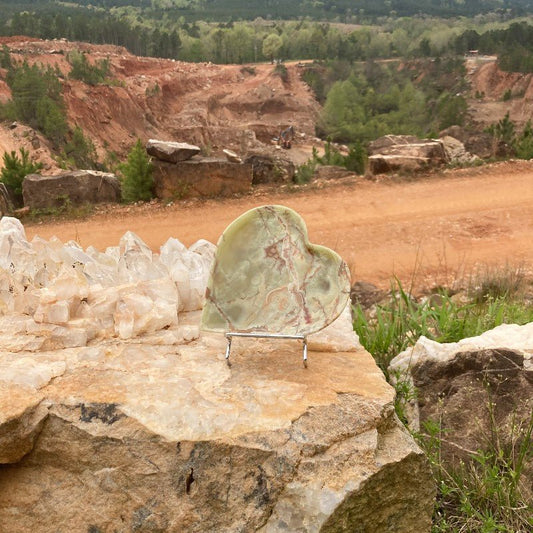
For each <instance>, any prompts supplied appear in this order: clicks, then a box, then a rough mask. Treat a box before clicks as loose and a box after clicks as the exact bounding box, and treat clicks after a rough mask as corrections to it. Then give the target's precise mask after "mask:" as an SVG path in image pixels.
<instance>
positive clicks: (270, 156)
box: [244, 149, 296, 185]
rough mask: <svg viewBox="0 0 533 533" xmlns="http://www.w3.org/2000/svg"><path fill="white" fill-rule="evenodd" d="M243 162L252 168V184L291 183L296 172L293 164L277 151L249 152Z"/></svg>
mask: <svg viewBox="0 0 533 533" xmlns="http://www.w3.org/2000/svg"><path fill="white" fill-rule="evenodd" d="M244 162H245V163H247V164H248V165H251V167H252V176H253V177H252V183H253V185H257V184H260V183H277V182H285V183H287V182H291V181H292V179H293V178H294V173H295V171H296V169H295V167H294V163H293V162H292V161H291V160H290V159H288V158H287V157H284V156H283V154H282V153H281V152H279V151H277V150H267V149H264V150H260V151H254V152H249V153H248V154H247V155H246V157H245V159H244Z"/></svg>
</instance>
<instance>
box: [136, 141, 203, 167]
mask: <svg viewBox="0 0 533 533" xmlns="http://www.w3.org/2000/svg"><path fill="white" fill-rule="evenodd" d="M146 151H147V152H148V154H150V155H151V156H153V157H155V158H156V159H159V160H161V161H168V162H169V163H178V162H179V161H187V160H188V159H190V158H191V157H193V156H195V155H196V154H199V153H200V148H199V147H198V146H194V145H193V144H187V143H178V142H172V141H158V140H155V139H150V140H149V141H148V143H147V144H146Z"/></svg>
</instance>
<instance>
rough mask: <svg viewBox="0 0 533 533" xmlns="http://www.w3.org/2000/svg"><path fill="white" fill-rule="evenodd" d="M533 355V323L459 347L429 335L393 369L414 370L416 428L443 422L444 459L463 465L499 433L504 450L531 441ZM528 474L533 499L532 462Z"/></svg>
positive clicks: (498, 330)
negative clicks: (528, 432) (526, 431)
mask: <svg viewBox="0 0 533 533" xmlns="http://www.w3.org/2000/svg"><path fill="white" fill-rule="evenodd" d="M532 353H533V323H530V324H527V325H525V326H517V325H502V326H499V327H497V328H495V329H493V330H491V331H488V332H486V333H484V334H483V335H480V336H479V337H474V338H470V339H463V340H461V341H459V342H458V343H449V344H439V343H436V342H433V341H430V340H428V339H426V338H424V337H423V338H421V339H420V340H419V341H418V342H417V344H416V345H415V347H414V349H410V350H406V351H405V352H402V353H401V354H400V355H398V356H397V357H396V358H395V359H393V361H392V362H391V366H390V368H389V370H390V371H391V372H408V374H407V377H408V379H410V380H411V381H412V383H413V386H415V387H416V390H417V395H416V397H417V399H416V403H415V405H414V406H413V407H414V409H413V411H412V413H411V418H412V420H411V424H412V425H413V426H414V427H418V426H419V425H420V423H422V422H424V421H427V420H433V421H438V422H439V423H440V427H441V429H442V431H444V432H445V434H446V438H445V439H443V440H442V443H441V446H442V453H443V457H444V459H445V460H447V461H450V462H452V463H457V461H458V460H465V459H466V458H467V455H468V452H476V451H477V450H478V449H484V450H487V449H489V448H490V435H491V433H492V432H493V431H497V432H498V439H499V441H500V446H502V447H503V448H505V447H512V446H518V444H519V442H520V440H521V439H523V438H524V437H525V434H524V429H525V427H526V426H527V424H528V423H531V413H532V411H533V361H532ZM491 404H492V407H491V408H490V405H491ZM491 419H492V421H491ZM513 440H514V441H515V442H514V444H513ZM509 449H510V448H509ZM524 474H525V478H526V485H527V486H525V487H524V488H525V490H527V491H529V494H530V498H533V459H532V458H529V462H527V463H526V467H525V472H524Z"/></svg>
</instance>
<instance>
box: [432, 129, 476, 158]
mask: <svg viewBox="0 0 533 533" xmlns="http://www.w3.org/2000/svg"><path fill="white" fill-rule="evenodd" d="M440 140H441V142H442V145H443V146H444V151H445V152H446V156H447V157H448V161H449V162H450V163H452V164H453V163H455V164H465V163H466V164H471V163H475V162H476V161H479V157H478V156H477V155H473V154H471V153H470V152H467V151H466V148H465V145H464V144H463V143H462V142H461V141H459V140H458V139H456V138H455V137H450V136H449V135H445V136H444V137H441V138H440Z"/></svg>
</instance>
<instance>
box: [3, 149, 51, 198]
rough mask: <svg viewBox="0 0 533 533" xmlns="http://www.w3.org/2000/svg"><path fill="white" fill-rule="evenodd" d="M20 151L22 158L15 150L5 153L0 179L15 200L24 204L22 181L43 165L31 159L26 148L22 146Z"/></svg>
mask: <svg viewBox="0 0 533 533" xmlns="http://www.w3.org/2000/svg"><path fill="white" fill-rule="evenodd" d="M19 152H20V158H19V156H18V155H17V154H16V153H15V151H11V153H8V152H5V153H4V166H3V168H2V171H1V172H0V181H2V183H4V185H6V187H8V188H9V189H10V190H11V192H12V193H13V196H14V199H15V202H16V203H17V204H18V205H22V182H23V181H24V178H25V177H26V176H27V175H28V174H33V173H35V172H37V171H38V170H40V169H41V168H42V167H43V165H42V163H33V162H32V161H30V153H29V152H28V151H27V150H25V149H24V148H21V149H20V150H19Z"/></svg>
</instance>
